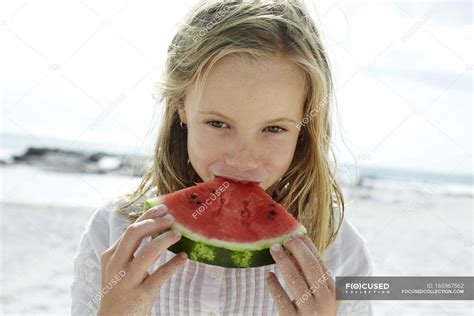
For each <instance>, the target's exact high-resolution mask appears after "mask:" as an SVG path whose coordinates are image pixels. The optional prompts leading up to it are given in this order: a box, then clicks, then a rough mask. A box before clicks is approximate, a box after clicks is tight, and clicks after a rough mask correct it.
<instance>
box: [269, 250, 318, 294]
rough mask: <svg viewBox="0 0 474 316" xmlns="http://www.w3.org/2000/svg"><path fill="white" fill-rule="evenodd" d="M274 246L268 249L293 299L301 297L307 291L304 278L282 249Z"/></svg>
mask: <svg viewBox="0 0 474 316" xmlns="http://www.w3.org/2000/svg"><path fill="white" fill-rule="evenodd" d="M275 245H277V247H274V246H275ZM275 245H274V246H272V247H271V248H270V254H271V255H272V257H273V259H274V260H275V263H276V265H277V267H278V269H279V270H280V272H281V274H282V275H283V278H284V279H285V282H286V284H287V285H288V287H289V289H290V291H291V294H293V296H294V297H295V298H298V297H302V296H303V294H304V293H306V292H308V291H309V288H308V285H307V284H306V281H305V279H304V277H303V276H302V275H301V274H300V273H299V272H298V270H297V269H296V267H295V266H294V265H293V263H292V262H291V260H290V258H288V256H287V255H286V254H285V252H284V250H283V248H282V247H281V246H280V245H279V244H275ZM278 246H279V247H278Z"/></svg>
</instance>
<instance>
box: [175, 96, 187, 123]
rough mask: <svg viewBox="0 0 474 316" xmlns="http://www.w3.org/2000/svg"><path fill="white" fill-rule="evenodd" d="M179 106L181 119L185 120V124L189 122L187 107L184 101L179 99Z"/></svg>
mask: <svg viewBox="0 0 474 316" xmlns="http://www.w3.org/2000/svg"><path fill="white" fill-rule="evenodd" d="M177 108H178V115H179V119H180V120H181V122H183V123H184V124H188V122H187V118H186V109H185V107H184V102H182V101H179V103H178V105H177Z"/></svg>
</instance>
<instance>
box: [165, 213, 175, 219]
mask: <svg viewBox="0 0 474 316" xmlns="http://www.w3.org/2000/svg"><path fill="white" fill-rule="evenodd" d="M163 220H165V221H172V220H174V217H173V215H171V214H169V213H168V214H166V215H165V216H163Z"/></svg>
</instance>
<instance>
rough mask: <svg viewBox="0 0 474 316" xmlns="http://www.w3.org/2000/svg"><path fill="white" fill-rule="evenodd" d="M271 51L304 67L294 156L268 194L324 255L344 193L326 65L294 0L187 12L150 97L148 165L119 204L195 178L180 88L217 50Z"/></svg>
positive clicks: (198, 77) (199, 78)
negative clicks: (155, 114)
mask: <svg viewBox="0 0 474 316" xmlns="http://www.w3.org/2000/svg"><path fill="white" fill-rule="evenodd" d="M275 53H282V54H284V55H285V56H286V57H287V58H289V60H291V61H292V62H294V63H295V64H296V65H297V66H298V67H299V68H300V69H301V70H302V71H303V72H304V74H305V80H306V99H305V103H304V113H305V115H304V118H303V120H302V122H301V124H300V127H301V129H300V136H299V139H298V144H297V146H296V149H295V154H294V156H293V160H292V162H291V165H290V167H289V168H288V170H287V171H286V173H285V174H284V175H283V177H282V178H281V180H280V182H279V183H278V184H277V187H276V189H275V191H274V193H273V196H272V197H273V199H274V200H275V201H277V202H278V203H281V204H282V205H283V207H285V208H286V209H287V210H288V211H289V212H290V213H291V214H292V215H293V216H294V217H295V218H296V219H297V220H298V221H300V222H301V223H302V224H303V225H304V226H305V227H306V229H307V230H308V235H309V237H310V238H311V239H312V240H313V242H314V243H315V245H316V247H317V248H318V250H319V252H320V254H321V255H323V254H324V252H325V250H326V249H327V247H328V246H329V245H330V244H331V243H332V242H333V241H334V240H335V238H336V236H337V234H338V232H339V228H340V225H341V223H342V220H343V217H344V198H343V194H342V191H341V189H340V187H339V185H338V183H337V181H336V177H335V170H336V165H335V164H336V161H335V157H334V152H333V150H332V148H331V113H330V110H331V107H330V102H329V100H330V99H331V96H332V91H333V82H332V78H331V71H330V67H329V63H328V59H327V56H326V53H325V50H324V49H323V46H322V44H321V38H320V35H319V32H318V31H317V29H316V27H315V25H314V22H313V21H312V19H311V18H310V16H309V13H308V11H307V8H306V7H305V5H304V3H303V2H301V1H255V2H248V1H233V2H228V1H202V2H199V4H198V5H197V6H196V7H195V8H194V10H192V11H191V12H190V14H189V15H188V16H187V17H186V20H185V23H183V24H182V25H181V26H180V29H179V30H178V32H177V34H176V35H175V36H174V38H173V40H172V42H171V45H170V46H169V48H168V57H167V61H166V67H165V71H164V75H163V79H162V82H160V83H159V85H158V88H159V90H158V92H159V93H158V98H157V101H158V102H160V103H163V105H164V113H163V121H162V125H161V127H160V130H159V135H158V138H157V140H156V145H155V149H154V156H153V163H152V165H151V166H150V167H149V169H148V170H147V171H146V173H145V175H144V177H143V179H142V181H141V183H140V184H139V186H138V188H137V189H136V190H135V191H134V192H133V193H131V194H130V195H129V196H128V197H127V199H126V201H127V202H126V205H124V207H128V206H130V205H133V203H136V202H137V200H139V199H140V198H141V197H143V196H144V195H145V194H146V193H147V192H148V191H149V190H151V189H153V190H156V195H163V194H167V193H170V192H174V191H177V190H180V189H183V188H185V187H189V186H192V185H194V184H195V183H198V182H200V181H202V180H201V179H200V177H199V176H198V174H197V173H196V171H195V170H194V169H193V167H192V166H191V165H188V159H189V158H188V152H187V135H186V132H187V131H186V129H183V128H181V126H180V125H179V122H180V120H179V116H178V111H177V110H178V108H179V106H180V104H183V100H184V97H185V91H186V89H187V88H188V87H190V86H191V85H192V84H193V83H199V84H200V87H201V90H202V86H203V82H204V81H205V79H206V77H207V74H208V73H209V71H210V69H211V68H212V66H213V65H214V64H215V63H216V62H217V61H219V60H220V59H221V58H223V57H224V56H228V55H231V54H233V55H237V56H240V57H245V58H247V59H249V60H254V61H255V60H258V59H260V58H265V57H268V56H271V55H272V54H275ZM136 205H137V206H138V207H140V205H139V204H136ZM118 211H119V212H122V213H124V212H123V210H118ZM125 214H127V213H125ZM128 216H129V218H131V217H133V216H134V217H133V218H136V217H137V216H138V215H136V214H135V215H133V216H132V215H131V214H130V213H128Z"/></svg>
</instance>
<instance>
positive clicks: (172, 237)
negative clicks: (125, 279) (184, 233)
mask: <svg viewBox="0 0 474 316" xmlns="http://www.w3.org/2000/svg"><path fill="white" fill-rule="evenodd" d="M180 239H181V234H179V232H177V231H167V232H166V233H164V234H161V235H160V236H158V237H157V238H155V239H153V240H151V241H150V242H149V243H148V244H146V246H145V247H143V249H141V250H140V251H139V252H138V253H137V255H136V256H135V258H134V259H133V260H132V262H131V264H130V267H129V271H128V273H129V275H130V278H131V279H132V280H135V281H136V282H137V284H139V283H140V282H141V281H142V280H143V279H142V278H143V275H144V272H145V271H146V270H147V269H148V267H149V266H150V265H151V264H152V263H154V262H155V261H156V260H157V259H158V258H159V257H160V255H161V253H162V252H163V251H164V250H165V249H167V248H168V247H170V246H171V245H172V244H174V243H176V242H177V241H178V240H180Z"/></svg>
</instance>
